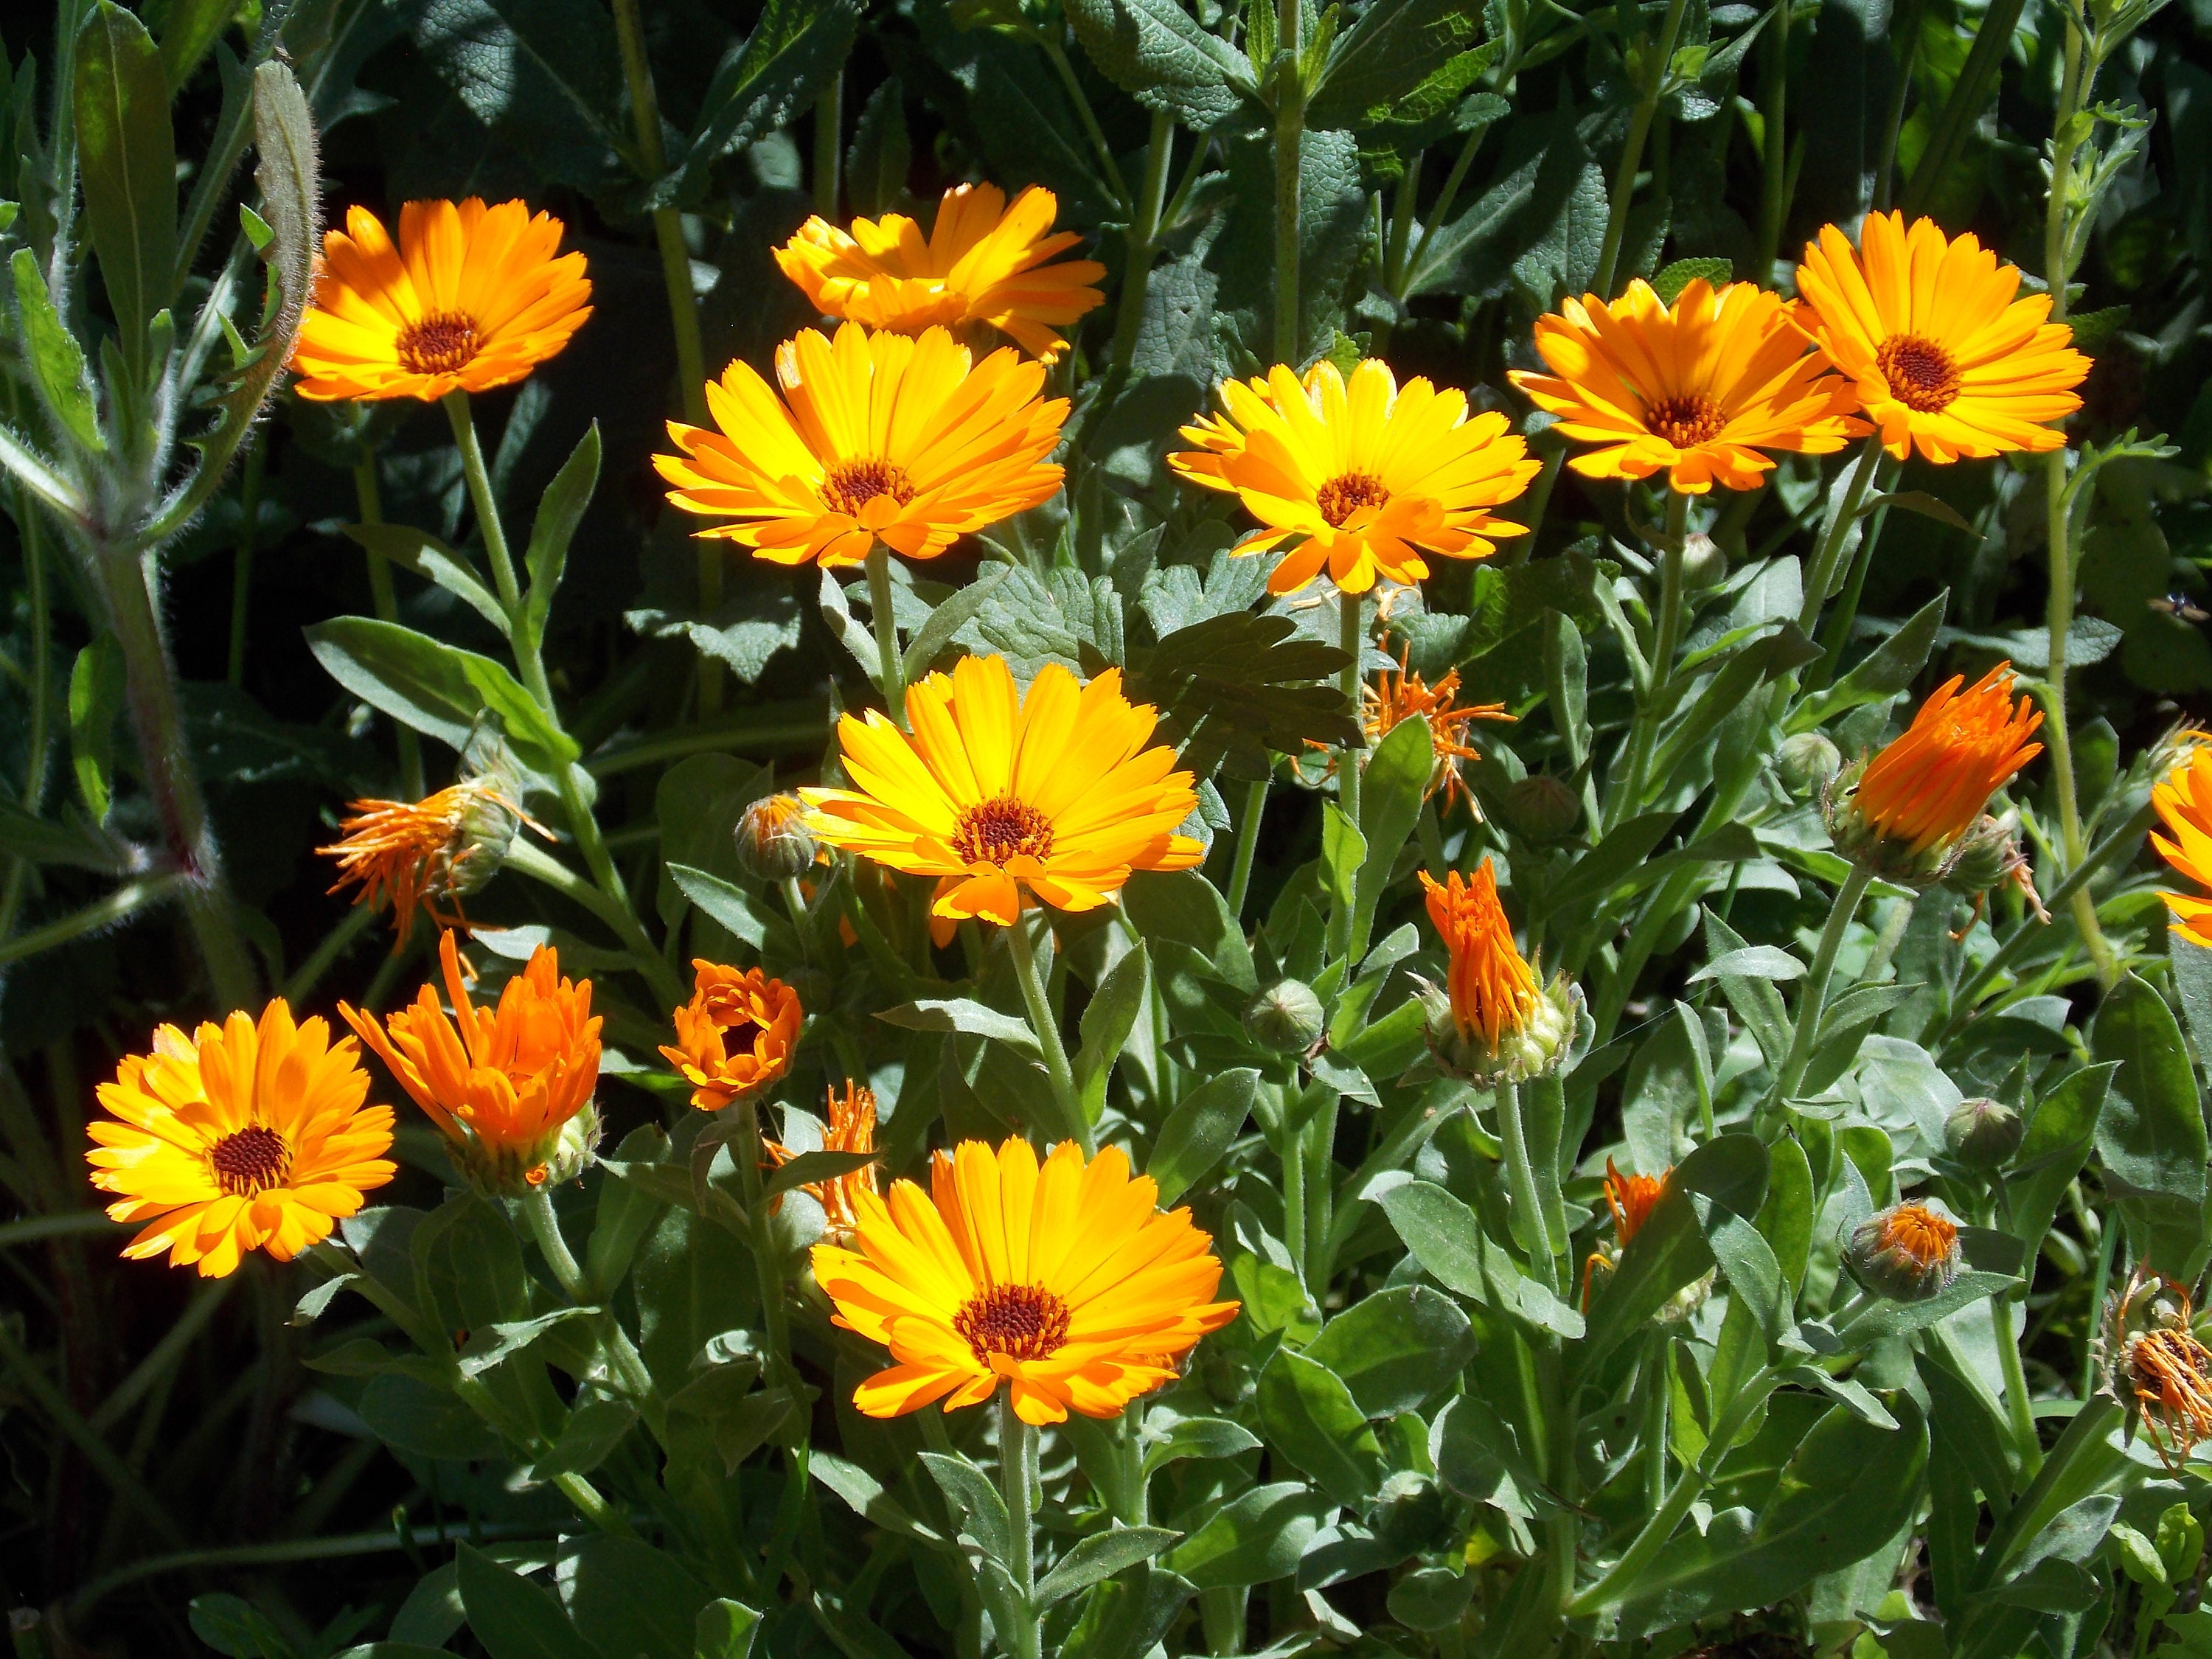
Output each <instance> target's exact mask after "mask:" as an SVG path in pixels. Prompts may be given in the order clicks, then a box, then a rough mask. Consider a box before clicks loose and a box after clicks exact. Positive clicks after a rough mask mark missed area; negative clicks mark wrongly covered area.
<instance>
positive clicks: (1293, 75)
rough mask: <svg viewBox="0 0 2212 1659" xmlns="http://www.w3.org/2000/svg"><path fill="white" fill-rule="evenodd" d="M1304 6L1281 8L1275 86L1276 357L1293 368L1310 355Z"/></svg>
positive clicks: (1291, 2)
mask: <svg viewBox="0 0 2212 1659" xmlns="http://www.w3.org/2000/svg"><path fill="white" fill-rule="evenodd" d="M1281 12H1282V21H1281V33H1280V34H1279V37H1278V44H1279V48H1280V51H1281V54H1282V56H1281V59H1280V61H1281V64H1282V70H1281V72H1280V74H1279V76H1278V77H1277V82H1276V87H1275V361H1276V362H1279V363H1287V364H1289V365H1290V367H1291V368H1297V367H1298V366H1299V361H1298V360H1299V359H1300V357H1301V356H1304V349H1303V343H1302V339H1301V331H1300V329H1299V327H1298V219H1299V216H1300V212H1301V207H1300V203H1299V189H1300V173H1299V169H1300V166H1301V161H1300V155H1299V151H1300V150H1301V149H1302V148H1303V147H1304V138H1305V128H1306V83H1305V76H1304V75H1303V74H1301V73H1300V72H1299V68H1298V58H1299V55H1300V54H1299V41H1298V30H1299V27H1300V25H1301V23H1302V22H1303V21H1304V16H1303V14H1304V7H1303V6H1302V5H1301V4H1299V3H1298V0H1288V3H1286V4H1285V5H1284V6H1283V7H1282V8H1281Z"/></svg>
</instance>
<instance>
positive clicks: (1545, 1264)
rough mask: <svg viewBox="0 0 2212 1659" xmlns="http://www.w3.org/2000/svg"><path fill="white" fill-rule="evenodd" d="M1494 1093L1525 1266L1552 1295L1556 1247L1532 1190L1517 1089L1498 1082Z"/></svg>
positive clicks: (1532, 1174) (1555, 1285)
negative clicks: (1522, 1235) (1525, 1239)
mask: <svg viewBox="0 0 2212 1659" xmlns="http://www.w3.org/2000/svg"><path fill="white" fill-rule="evenodd" d="M1495 1093H1496V1097H1497V1100H1498V1139H1499V1140H1500V1141H1501V1142H1502V1143H1503V1144H1504V1148H1505V1180H1506V1186H1507V1190H1508V1191H1510V1193H1511V1194H1512V1195H1513V1207H1514V1209H1515V1211H1516V1212H1518V1213H1519V1215H1520V1217H1521V1224H1522V1231H1525V1232H1526V1233H1527V1235H1528V1265H1529V1266H1530V1267H1533V1268H1534V1270H1535V1277H1536V1279H1537V1282H1538V1283H1539V1284H1541V1285H1544V1286H1545V1287H1546V1288H1547V1289H1548V1290H1550V1291H1553V1294H1555V1295H1556V1294H1557V1293H1558V1292H1559V1261H1558V1253H1557V1247H1556V1246H1555V1245H1554V1244H1553V1240H1552V1232H1551V1229H1550V1228H1549V1227H1548V1226H1547V1225H1545V1221H1544V1200H1543V1199H1542V1197H1541V1195H1540V1194H1538V1193H1537V1190H1536V1170H1535V1166H1534V1164H1531V1163H1530V1162H1529V1161H1528V1130H1527V1128H1526V1127H1525V1126H1524V1125H1523V1124H1522V1121H1521V1091H1520V1090H1519V1089H1518V1088H1517V1087H1516V1086H1515V1085H1513V1084H1510V1083H1501V1084H1499V1085H1498V1087H1497V1090H1496V1091H1495Z"/></svg>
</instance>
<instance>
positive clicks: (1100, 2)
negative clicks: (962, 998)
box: [1067, 0, 1259, 1576]
mask: <svg viewBox="0 0 2212 1659" xmlns="http://www.w3.org/2000/svg"><path fill="white" fill-rule="evenodd" d="M1067 21H1069V22H1070V23H1071V24H1073V26H1074V28H1075V38H1076V39H1077V40H1079V41H1081V42H1082V43H1083V50H1084V51H1085V52H1087V53H1088V54H1089V55H1090V58H1091V62H1092V63H1094V64H1097V66H1098V71H1099V73H1100V74H1102V75H1103V76H1105V77H1106V78H1107V79H1108V80H1109V81H1111V82H1113V83H1114V84H1115V86H1117V87H1119V88H1121V90H1122V91H1124V92H1126V93H1127V94H1130V95H1131V96H1132V97H1133V98H1135V99H1136V100H1137V101H1138V102H1139V103H1141V104H1142V105H1144V106H1145V107H1146V108H1147V109H1151V110H1158V111H1161V112H1164V113H1167V114H1170V115H1172V116H1174V117H1175V118H1176V119H1177V120H1178V121H1180V122H1182V124H1183V125H1185V126H1187V127H1188V128H1189V129H1190V130H1191V131H1194V132H1201V133H1211V132H1218V131H1223V130H1225V129H1227V128H1230V127H1232V126H1234V125H1237V121H1238V118H1240V117H1243V116H1245V115H1247V114H1248V113H1249V112H1250V110H1249V106H1248V105H1247V103H1246V101H1245V100H1247V99H1249V98H1255V97H1256V96H1257V95H1258V93H1259V83H1258V82H1256V81H1255V79H1254V78H1253V74H1252V66H1251V64H1250V63H1249V61H1248V60H1247V59H1246V58H1245V56H1244V54H1243V52H1238V51H1237V50H1236V49H1235V48H1234V47H1232V46H1230V45H1229V43H1228V42H1227V41H1225V40H1222V39H1221V37H1220V36H1219V35H1218V34H1215V33H1212V31H1211V30H1209V29H1206V28H1205V27H1201V26H1200V23H1199V21H1198V20H1197V19H1196V18H1194V17H1193V16H1192V15H1190V14H1189V13H1188V12H1187V11H1185V10H1184V9H1182V6H1181V5H1180V4H1178V3H1177V0H1072V3H1070V4H1069V5H1068V7H1067ZM1186 1576H1188V1575H1186Z"/></svg>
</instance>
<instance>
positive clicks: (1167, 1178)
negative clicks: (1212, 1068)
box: [1145, 1066, 1260, 1207]
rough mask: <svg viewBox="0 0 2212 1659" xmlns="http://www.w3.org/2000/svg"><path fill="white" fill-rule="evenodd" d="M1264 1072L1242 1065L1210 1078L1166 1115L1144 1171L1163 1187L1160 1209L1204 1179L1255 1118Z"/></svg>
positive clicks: (1172, 1202) (1171, 1203)
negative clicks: (1254, 1104)
mask: <svg viewBox="0 0 2212 1659" xmlns="http://www.w3.org/2000/svg"><path fill="white" fill-rule="evenodd" d="M1259 1082H1260V1073H1258V1072H1256V1071H1255V1070H1254V1069H1252V1068H1251V1067H1249V1066H1239V1067H1237V1069H1235V1070H1233V1071H1228V1072H1223V1073H1219V1074H1218V1075H1217V1076H1214V1077H1210V1078H1208V1079H1206V1081H1205V1082H1203V1083H1201V1084H1200V1085H1198V1086H1197V1087H1196V1088H1194V1089H1193V1090H1191V1091H1190V1092H1189V1093H1188V1094H1186V1095H1185V1096H1184V1097H1182V1100H1180V1101H1179V1102H1177V1103H1176V1108H1175V1109H1174V1110H1173V1111H1171V1112H1170V1113H1169V1114H1168V1121H1166V1122H1165V1123H1164V1124H1163V1125H1161V1126H1160V1134H1159V1139H1158V1140H1156V1141H1155V1142H1153V1144H1152V1158H1151V1159H1150V1160H1149V1161H1148V1162H1147V1163H1146V1165H1145V1173H1146V1175H1148V1176H1152V1179H1153V1180H1154V1181H1157V1182H1158V1183H1159V1188H1160V1198H1159V1201H1160V1204H1161V1206H1163V1207H1166V1206H1171V1205H1173V1204H1174V1203H1175V1201H1176V1200H1177V1199H1179V1198H1181V1197H1182V1195H1183V1194H1185V1193H1186V1192H1188V1191H1189V1190H1190V1188H1192V1187H1193V1186H1194V1185H1195V1184H1197V1182H1200V1180H1202V1179H1204V1178H1205V1176H1206V1173H1207V1172H1208V1171H1209V1170H1212V1168H1213V1166H1214V1165H1215V1164H1218V1163H1219V1162H1220V1160H1221V1155H1222V1154H1223V1153H1224V1152H1227V1151H1228V1150H1229V1145H1230V1143H1231V1141H1233V1140H1235V1139H1237V1134H1238V1133H1239V1132H1240V1131H1241V1130H1242V1129H1243V1127H1244V1120H1245V1119H1246V1118H1247V1117H1249V1116H1250V1115H1251V1112H1252V1097H1253V1093H1254V1091H1255V1089H1256V1088H1257V1087H1258V1085H1259Z"/></svg>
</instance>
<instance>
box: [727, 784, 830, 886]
mask: <svg viewBox="0 0 2212 1659" xmlns="http://www.w3.org/2000/svg"><path fill="white" fill-rule="evenodd" d="M805 811H806V809H805V806H804V805H802V804H801V803H800V801H799V797H798V796H796V795H792V794H781V795H763V796H762V797H761V799H758V800H757V801H755V802H754V803H753V804H752V805H750V806H748V807H747V808H745V810H744V811H743V812H740V813H739V814H738V827H737V829H736V830H735V832H734V836H735V839H736V842H737V848H738V865H739V866H741V867H743V869H744V872H745V873H746V874H747V875H749V876H751V877H752V878H755V879H756V880H758V881H790V880H792V879H793V878H795V877H799V876H802V875H805V873H806V872H808V871H809V870H811V869H812V868H813V867H814V860H815V858H816V856H817V854H819V853H820V852H821V850H822V849H821V847H820V844H819V843H818V842H816V841H815V839H814V836H813V834H812V833H811V831H810V830H809V829H807V827H806V821H805Z"/></svg>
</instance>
